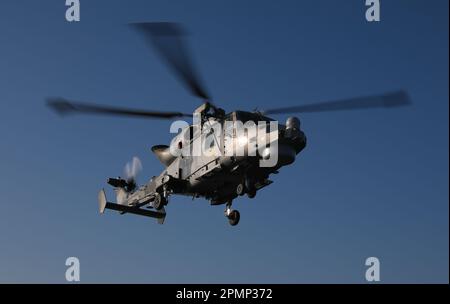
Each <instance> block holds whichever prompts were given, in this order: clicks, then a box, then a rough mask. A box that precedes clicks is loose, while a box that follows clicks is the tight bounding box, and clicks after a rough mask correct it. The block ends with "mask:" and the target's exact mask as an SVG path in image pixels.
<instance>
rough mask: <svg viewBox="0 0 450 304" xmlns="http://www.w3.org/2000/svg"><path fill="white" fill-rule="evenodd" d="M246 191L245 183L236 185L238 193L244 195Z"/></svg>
mask: <svg viewBox="0 0 450 304" xmlns="http://www.w3.org/2000/svg"><path fill="white" fill-rule="evenodd" d="M244 193H245V186H244V184H243V183H240V184H238V185H237V187H236V194H237V195H240V196H242V195H244Z"/></svg>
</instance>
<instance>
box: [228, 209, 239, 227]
mask: <svg viewBox="0 0 450 304" xmlns="http://www.w3.org/2000/svg"><path fill="white" fill-rule="evenodd" d="M240 219H241V215H240V213H239V211H237V210H232V211H231V212H230V214H229V215H228V222H229V223H230V225H231V226H236V225H237V224H238V223H239V220H240Z"/></svg>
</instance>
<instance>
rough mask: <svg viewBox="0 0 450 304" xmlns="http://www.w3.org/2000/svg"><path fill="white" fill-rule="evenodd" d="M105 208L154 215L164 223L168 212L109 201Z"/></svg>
mask: <svg viewBox="0 0 450 304" xmlns="http://www.w3.org/2000/svg"><path fill="white" fill-rule="evenodd" d="M105 208H106V209H111V210H116V211H119V212H123V213H132V214H138V215H142V216H148V217H153V218H156V219H158V223H160V224H162V223H164V219H165V217H166V212H165V211H164V210H162V212H156V211H151V210H147V209H142V208H139V207H130V206H124V205H120V204H115V203H109V202H107V203H106V204H105Z"/></svg>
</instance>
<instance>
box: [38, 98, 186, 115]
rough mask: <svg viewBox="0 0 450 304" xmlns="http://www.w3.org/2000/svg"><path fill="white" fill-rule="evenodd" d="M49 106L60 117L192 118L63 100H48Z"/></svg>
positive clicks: (170, 113)
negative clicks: (88, 115)
mask: <svg viewBox="0 0 450 304" xmlns="http://www.w3.org/2000/svg"><path fill="white" fill-rule="evenodd" d="M47 105H48V106H49V107H51V108H52V109H53V110H54V111H55V112H57V113H58V114H60V115H69V114H75V113H84V114H104V115H117V116H133V117H143V118H159V119H172V118H175V117H190V116H191V114H184V113H180V112H159V111H146V110H137V109H129V108H118V107H110V106H103V105H97V104H89V103H84V102H72V101H68V100H66V99H63V98H48V99H47Z"/></svg>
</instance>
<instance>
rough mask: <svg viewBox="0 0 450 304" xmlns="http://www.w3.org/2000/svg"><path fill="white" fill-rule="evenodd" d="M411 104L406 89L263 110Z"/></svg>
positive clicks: (323, 109) (277, 112) (301, 110)
mask: <svg viewBox="0 0 450 304" xmlns="http://www.w3.org/2000/svg"><path fill="white" fill-rule="evenodd" d="M410 104H411V100H410V99H409V96H408V94H407V93H406V92H405V91H396V92H390V93H386V94H383V95H374V96H366V97H356V98H350V99H342V100H337V101H329V102H321V103H313V104H307V105H301V106H293V107H284V108H274V109H268V110H265V111H262V113H264V114H281V113H311V112H325V111H342V110H357V109H370V108H393V107H400V106H407V105H410Z"/></svg>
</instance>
